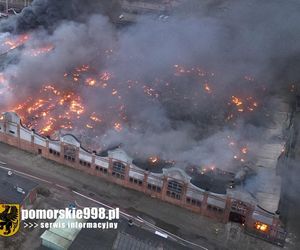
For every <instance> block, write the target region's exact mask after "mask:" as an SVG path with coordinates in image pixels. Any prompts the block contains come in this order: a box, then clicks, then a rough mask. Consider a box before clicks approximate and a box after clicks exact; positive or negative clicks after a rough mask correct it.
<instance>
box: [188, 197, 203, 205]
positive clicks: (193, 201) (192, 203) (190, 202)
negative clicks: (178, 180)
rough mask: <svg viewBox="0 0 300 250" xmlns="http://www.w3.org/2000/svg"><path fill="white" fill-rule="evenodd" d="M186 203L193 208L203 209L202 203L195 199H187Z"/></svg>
mask: <svg viewBox="0 0 300 250" xmlns="http://www.w3.org/2000/svg"><path fill="white" fill-rule="evenodd" d="M186 203H188V204H191V205H193V206H197V207H201V201H199V200H197V199H194V198H190V197H187V198H186Z"/></svg>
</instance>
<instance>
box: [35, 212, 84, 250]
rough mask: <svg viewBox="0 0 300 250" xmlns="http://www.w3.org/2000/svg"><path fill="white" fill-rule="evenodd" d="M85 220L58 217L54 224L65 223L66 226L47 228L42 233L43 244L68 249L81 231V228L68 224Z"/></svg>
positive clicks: (54, 249)
mask: <svg viewBox="0 0 300 250" xmlns="http://www.w3.org/2000/svg"><path fill="white" fill-rule="evenodd" d="M75 222H78V223H81V222H85V220H84V219H81V220H78V219H61V218H58V219H57V220H56V221H55V222H54V224H57V225H62V224H65V227H64V228H59V227H58V228H55V227H53V228H50V229H49V230H46V231H45V232H44V233H43V234H42V235H41V239H42V245H43V246H45V247H47V248H49V249H53V250H67V249H69V247H70V246H71V244H72V243H73V241H74V240H75V239H76V237H77V235H78V234H79V232H80V231H81V228H70V227H68V224H71V223H75Z"/></svg>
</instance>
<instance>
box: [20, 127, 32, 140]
mask: <svg viewBox="0 0 300 250" xmlns="http://www.w3.org/2000/svg"><path fill="white" fill-rule="evenodd" d="M20 138H21V139H22V140H25V141H28V142H31V131H29V130H27V129H25V128H22V127H20Z"/></svg>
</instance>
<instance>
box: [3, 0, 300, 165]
mask: <svg viewBox="0 0 300 250" xmlns="http://www.w3.org/2000/svg"><path fill="white" fill-rule="evenodd" d="M49 2H51V4H49ZM80 2H82V1H34V3H33V6H32V7H29V8H27V9H24V11H23V13H22V14H21V16H19V17H15V18H12V19H8V20H7V21H5V22H4V23H2V24H1V25H2V26H1V27H2V28H3V30H13V31H19V32H20V31H26V30H32V31H31V35H32V39H31V40H30V41H29V42H28V43H27V44H26V45H25V48H24V49H22V50H18V52H16V53H17V58H18V60H17V63H15V64H10V65H8V66H7V67H6V68H5V71H4V74H5V75H6V77H7V78H8V79H9V80H10V82H11V84H13V85H15V86H18V88H21V89H22V93H20V91H17V92H15V93H10V95H9V97H10V100H11V102H14V99H15V98H18V99H21V98H24V97H27V96H28V95H30V96H34V95H36V93H37V92H38V91H39V89H40V87H41V86H42V85H43V84H45V83H56V84H57V85H59V86H60V87H61V88H65V89H71V90H73V91H75V92H77V93H79V94H80V95H81V96H82V97H83V99H84V102H85V103H86V106H87V107H89V108H88V111H87V112H88V113H92V112H93V111H97V113H99V114H100V115H102V116H103V117H105V123H106V125H107V126H104V127H102V128H101V129H99V130H98V131H97V132H93V134H95V133H96V134H98V136H99V137H98V138H95V140H97V142H98V143H99V144H101V146H102V148H105V147H109V146H112V145H115V144H120V143H122V144H123V147H124V148H125V149H126V150H127V151H128V152H129V154H131V155H138V156H139V157H147V156H149V155H160V156H161V157H163V158H166V159H168V160H169V159H171V160H176V161H177V162H179V165H180V164H182V166H184V165H185V164H211V163H214V164H216V165H217V166H218V167H220V168H228V167H231V166H232V165H234V163H233V156H234V155H235V154H237V153H239V152H238V150H239V149H231V148H229V147H228V142H229V141H230V140H231V139H232V140H234V141H237V142H240V144H241V145H249V147H250V150H251V152H252V153H250V155H249V157H251V159H253V160H255V156H256V155H257V153H258V152H257V151H259V148H260V147H261V146H262V145H263V144H264V143H266V142H274V141H275V142H277V141H276V138H275V139H274V138H273V137H272V136H270V135H269V134H268V133H267V132H266V126H269V124H270V123H271V122H273V124H275V121H273V120H272V119H273V113H274V111H275V109H274V104H273V98H272V96H271V94H273V95H278V92H277V89H280V90H282V89H285V90H286V91H288V86H289V84H290V81H291V80H293V81H294V82H297V81H298V80H299V75H298V72H297V71H296V67H295V70H293V69H291V68H290V67H289V66H288V65H290V64H293V63H292V62H293V60H294V59H295V57H296V56H298V55H299V51H300V45H299V44H298V42H297V41H299V34H300V28H299V25H298V23H299V21H300V20H299V19H300V18H299V15H298V13H299V11H298V8H299V6H298V3H296V2H293V1H289V2H284V3H283V2H282V1H272V2H270V1H265V2H263V3H262V2H257V1H254V0H253V1H247V3H244V2H234V1H232V2H228V5H226V9H225V10H224V11H215V9H210V8H212V7H209V6H205V5H204V4H203V5H202V6H201V11H200V12H196V11H195V12H194V13H193V14H192V15H188V16H186V15H184V14H183V13H184V10H185V9H182V11H179V13H175V14H174V15H172V16H171V17H170V18H169V20H168V21H167V22H160V21H158V20H157V18H155V17H153V16H150V17H143V18H140V19H138V20H137V23H136V24H133V25H132V26H130V27H127V28H123V29H116V28H114V26H113V25H112V24H111V23H110V22H109V18H107V17H103V15H88V16H87V15H84V14H83V13H91V12H90V10H93V12H95V8H94V7H93V8H91V6H92V5H91V4H89V1H88V2H84V4H80ZM86 4H87V5H86ZM85 8H86V9H85ZM102 10H103V8H102ZM103 12H105V11H103ZM182 12H183V13H182ZM78 13H79V14H78ZM78 17H80V18H79V19H80V22H79V21H78ZM7 27H9V28H7ZM41 27H42V28H41ZM48 27H51V32H50V33H49V29H48ZM54 27H55V28H54ZM34 28H39V29H36V30H35V29H34ZM45 42H50V43H52V44H53V45H54V47H55V49H54V50H53V51H52V52H51V53H49V54H47V55H43V56H40V57H31V56H28V54H26V53H25V52H26V49H30V48H31V47H35V46H37V45H38V44H43V43H45ZM108 49H113V55H112V56H111V57H110V58H109V59H108V58H107V57H106V56H104V54H105V53H106V52H105V51H107V50H108ZM295 63H298V62H295ZM82 64H90V65H92V67H93V68H95V69H96V70H97V72H101V71H104V70H108V71H110V72H113V74H114V78H113V80H112V81H111V82H110V83H109V87H108V88H106V89H97V90H96V89H93V90H91V89H88V88H85V87H84V86H80V87H78V86H77V87H74V86H71V85H70V84H69V83H68V84H67V83H66V82H65V81H62V76H63V74H64V73H65V72H68V71H70V70H72V69H73V68H75V67H77V66H78V65H82ZM174 64H178V65H185V67H186V68H192V67H197V66H198V65H200V67H201V68H203V69H204V70H206V71H209V72H214V74H208V76H205V77H202V78H201V77H200V78H199V77H196V76H188V77H178V76H174ZM245 75H250V76H252V77H254V78H255V79H256V81H254V82H253V81H247V80H245V79H244V76H245ZM158 78H159V80H158ZM128 80H132V81H133V82H134V84H132V86H131V88H130V89H129V88H128V83H127V81H128ZM206 81H208V82H210V83H211V84H212V88H213V90H212V94H211V95H208V94H207V93H205V92H204V91H203V84H204V83H205V82H206ZM166 83H168V84H167V85H166ZM144 85H146V86H147V87H148V88H151V89H155V91H156V93H157V94H158V95H159V98H149V96H147V95H145V93H144V88H143V86H144ZM112 89H117V90H118V95H119V96H120V98H115V97H112V95H111V90H112ZM264 89H266V90H264ZM271 92H273V93H271ZM232 95H238V96H239V95H244V96H248V95H254V96H255V98H257V99H258V100H259V106H260V108H259V109H258V110H257V111H256V112H254V113H253V114H246V115H243V116H240V118H239V119H236V120H235V121H234V122H230V123H225V122H224V120H225V119H226V116H227V114H228V111H229V110H230V109H231V107H229V106H228V102H229V101H230V97H231V96H232ZM6 100H7V99H6ZM121 105H124V106H125V111H124V112H125V113H126V116H127V122H124V124H123V127H124V128H123V130H122V131H121V132H116V131H115V130H113V129H111V124H112V123H113V122H114V121H119V120H120V117H119V113H118V112H116V110H117V109H119V107H120V106H121ZM55 112H62V111H59V109H57V110H56V111H55ZM74 123H75V125H76V126H75V127H76V128H77V130H74V131H75V132H76V131H77V132H78V134H85V133H86V132H82V130H81V129H80V128H82V126H83V125H84V124H83V121H82V120H78V121H74ZM262 135H263V136H262ZM90 137H92V136H91V135H90ZM278 143H281V141H280V140H278Z"/></svg>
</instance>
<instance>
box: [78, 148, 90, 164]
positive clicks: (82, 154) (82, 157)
mask: <svg viewBox="0 0 300 250" xmlns="http://www.w3.org/2000/svg"><path fill="white" fill-rule="evenodd" d="M79 159H80V160H83V161H86V162H90V163H92V156H91V155H90V154H89V153H86V152H84V151H80V152H79Z"/></svg>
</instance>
